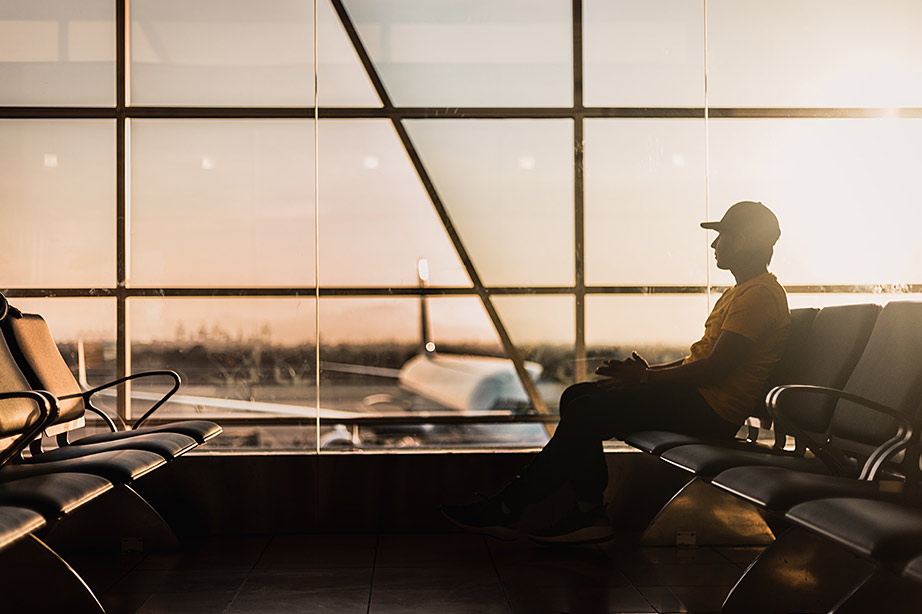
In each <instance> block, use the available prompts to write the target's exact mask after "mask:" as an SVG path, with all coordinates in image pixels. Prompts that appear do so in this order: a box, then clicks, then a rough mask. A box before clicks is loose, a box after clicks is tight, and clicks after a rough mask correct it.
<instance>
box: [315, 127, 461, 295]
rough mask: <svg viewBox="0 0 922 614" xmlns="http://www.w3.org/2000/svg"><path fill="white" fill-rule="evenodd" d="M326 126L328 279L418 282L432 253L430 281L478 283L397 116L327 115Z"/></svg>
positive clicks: (324, 262) (324, 248) (335, 282)
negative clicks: (421, 268)
mask: <svg viewBox="0 0 922 614" xmlns="http://www.w3.org/2000/svg"><path fill="white" fill-rule="evenodd" d="M319 132H320V135H319V136H320V156H319V160H320V168H319V174H320V178H321V180H320V192H319V201H318V207H319V216H320V228H321V232H322V237H321V241H320V246H319V247H320V274H321V283H322V284H324V285H331V286H345V287H353V286H381V285H392V286H403V287H406V286H415V285H417V284H418V280H417V277H418V275H417V261H418V260H419V259H420V258H424V259H425V260H426V261H427V262H428V265H429V266H428V271H429V283H430V284H432V285H434V286H464V287H470V285H471V280H470V277H469V276H468V274H467V271H466V270H465V268H464V265H463V264H462V263H461V261H460V259H459V258H458V254H457V252H456V251H455V249H454V247H452V244H451V240H450V239H449V237H448V235H447V233H446V231H445V226H444V225H443V224H442V221H441V220H440V219H439V216H438V214H437V213H436V211H435V209H434V208H433V207H432V202H431V201H430V200H429V195H428V194H427V193H426V190H425V188H424V187H423V185H422V183H421V182H420V179H419V175H418V174H417V173H416V171H415V170H414V169H413V165H412V163H411V162H410V159H409V158H408V157H407V152H406V149H404V147H403V145H402V144H401V142H400V139H399V137H398V135H397V132H396V131H395V130H394V126H393V125H392V124H391V122H389V121H387V120H384V119H335V120H333V119H331V120H321V122H320V125H319ZM426 160H427V161H428V160H429V157H428V156H427V157H426Z"/></svg>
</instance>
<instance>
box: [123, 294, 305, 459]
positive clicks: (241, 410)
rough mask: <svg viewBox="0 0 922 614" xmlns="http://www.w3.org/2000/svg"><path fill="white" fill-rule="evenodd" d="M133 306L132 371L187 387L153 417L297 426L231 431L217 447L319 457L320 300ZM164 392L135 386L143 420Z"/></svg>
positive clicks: (135, 406)
mask: <svg viewBox="0 0 922 614" xmlns="http://www.w3.org/2000/svg"><path fill="white" fill-rule="evenodd" d="M128 304H129V308H130V314H131V319H130V322H131V331H130V332H131V339H132V344H131V362H132V370H133V371H134V372H138V371H144V370H147V369H155V368H168V369H173V370H175V371H178V372H179V373H180V375H181V376H182V378H183V382H184V383H183V387H182V388H181V389H180V392H179V395H180V396H179V397H177V398H176V400H175V401H173V402H170V403H168V404H167V405H166V406H164V407H163V409H161V410H158V412H157V416H159V417H164V416H172V417H177V418H179V417H182V418H202V419H211V420H215V421H217V422H219V423H220V422H221V418H234V419H243V418H250V419H254V420H270V421H271V420H272V419H274V418H284V419H289V420H295V423H294V424H286V426H284V427H281V428H277V427H257V426H230V425H228V426H225V433H224V435H222V436H221V437H220V438H219V439H217V440H216V441H215V444H216V445H218V446H219V447H256V448H273V449H292V448H294V449H308V450H310V449H314V448H315V445H316V443H315V442H316V436H315V432H316V428H315V420H316V409H315V408H316V388H315V369H314V365H315V341H314V339H315V335H314V331H315V314H314V299H311V298H290V299H288V298H285V299H256V298H188V299H187V298H171V299H153V298H152V299H148V298H132V299H130V300H129V303H128ZM161 388H162V385H161V386H160V387H159V388H158V387H157V386H156V385H155V384H149V383H147V382H143V381H142V382H137V383H135V384H134V385H133V386H132V394H133V395H135V397H137V398H134V399H133V400H132V410H133V412H132V413H133V414H135V415H140V413H141V412H143V411H144V409H145V408H146V405H147V404H148V403H149V401H148V400H147V397H146V396H145V393H148V394H149V393H150V392H151V391H153V390H159V389H161ZM298 419H302V420H303V422H298ZM209 447H213V445H212V444H209Z"/></svg>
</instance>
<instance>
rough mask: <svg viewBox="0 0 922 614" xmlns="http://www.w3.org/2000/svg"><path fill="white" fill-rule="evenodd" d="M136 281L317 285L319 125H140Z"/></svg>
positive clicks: (133, 130) (134, 128)
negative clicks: (316, 131)
mask: <svg viewBox="0 0 922 614" xmlns="http://www.w3.org/2000/svg"><path fill="white" fill-rule="evenodd" d="M130 138H131V151H130V160H131V164H130V166H131V193H130V196H131V200H130V209H131V218H130V226H129V229H130V232H131V243H130V245H131V282H132V283H133V284H137V285H140V286H193V287H196V286H197V287H208V286H313V285H314V245H313V244H314V204H313V203H314V174H313V172H312V171H311V169H312V168H313V165H314V149H313V140H314V125H313V122H311V121H296V120H247V121H240V120H160V119H156V120H154V119H152V120H145V119H135V120H131V125H130Z"/></svg>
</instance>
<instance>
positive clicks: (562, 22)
mask: <svg viewBox="0 0 922 614" xmlns="http://www.w3.org/2000/svg"><path fill="white" fill-rule="evenodd" d="M345 5H346V8H347V9H348V11H349V14H350V16H351V17H352V19H353V21H355V24H356V26H357V28H358V31H359V33H360V35H361V37H362V41H363V42H364V44H365V47H366V48H367V49H368V53H369V55H370V56H371V59H372V61H373V62H374V64H375V67H376V69H377V70H378V72H379V73H380V75H381V78H382V80H383V81H384V86H385V87H386V88H387V91H388V93H389V94H390V96H391V98H392V99H393V101H394V104H396V105H398V106H453V107H456V106H462V107H463V106H529V107H532V106H569V105H570V104H572V100H573V82H572V78H573V77H572V75H573V68H572V55H573V54H572V25H571V23H572V9H571V6H570V2H566V1H562V0H541V1H534V0H531V1H528V0H514V1H506V2H491V1H490V0H473V1H468V2H452V3H446V2H430V1H429V0H396V1H391V2H378V1H376V0H346V1H345Z"/></svg>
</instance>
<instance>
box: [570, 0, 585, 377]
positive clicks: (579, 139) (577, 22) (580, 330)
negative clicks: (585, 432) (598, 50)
mask: <svg viewBox="0 0 922 614" xmlns="http://www.w3.org/2000/svg"><path fill="white" fill-rule="evenodd" d="M584 119H585V115H584V107H583V1H582V0H573V250H574V256H573V264H574V286H575V287H574V295H575V296H574V302H575V309H576V322H575V328H576V330H575V339H574V357H573V358H574V363H573V364H574V365H575V369H574V373H573V377H574V379H575V380H576V381H577V382H581V381H583V380H585V379H586V375H587V374H586V216H585V204H584V203H585V198H584V195H585V181H584V179H585V177H584V173H583V154H584V146H583V144H584V138H583V120H584Z"/></svg>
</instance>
